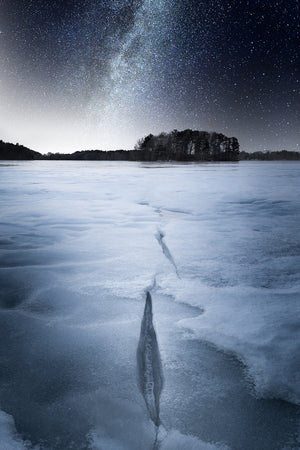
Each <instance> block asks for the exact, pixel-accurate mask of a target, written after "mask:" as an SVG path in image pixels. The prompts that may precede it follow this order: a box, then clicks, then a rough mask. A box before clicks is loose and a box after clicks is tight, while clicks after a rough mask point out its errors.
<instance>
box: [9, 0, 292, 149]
mask: <svg viewBox="0 0 300 450" xmlns="http://www.w3.org/2000/svg"><path fill="white" fill-rule="evenodd" d="M0 30H1V32H0V83H1V84H0V102H1V103H0V115H1V116H0V117H1V121H0V139H2V140H5V141H10V142H20V143H22V144H24V145H26V146H28V147H30V148H32V149H34V150H38V151H41V152H48V151H51V152H57V151H59V152H70V151H76V150H81V149H117V148H118V149H120V148H124V149H126V148H129V149H130V148H133V146H134V144H135V142H136V141H137V140H138V138H140V137H142V136H144V135H147V134H149V133H153V134H156V133H158V132H160V131H171V130H173V129H175V128H176V129H178V130H182V129H186V128H192V129H198V130H207V131H217V132H222V133H224V134H226V135H227V136H236V137H237V138H238V139H239V141H240V144H241V150H246V151H256V150H264V149H266V150H282V149H287V150H300V148H299V142H300V140H299V131H300V118H299V115H300V114H299V110H300V102H299V98H300V96H299V90H300V84H299V79H300V74H299V66H300V63H299V35H300V33H299V31H300V25H299V2H298V0H293V1H291V0H280V1H273V0H266V1H262V0H251V1H246V0H243V1H242V0H241V1H238V0H230V1H227V0H215V1H213V0H209V1H208V0H204V1H194V0H172V1H171V0H153V1H151V0H144V1H142V0H123V1H121V0H111V1H105V0H81V1H79V0H23V1H22V0H20V1H16V0H0Z"/></svg>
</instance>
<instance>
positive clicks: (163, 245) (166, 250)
mask: <svg viewBox="0 0 300 450" xmlns="http://www.w3.org/2000/svg"><path fill="white" fill-rule="evenodd" d="M155 237H156V239H157V242H158V243H159V245H160V247H161V249H162V251H163V254H164V255H165V257H166V258H167V259H168V260H169V261H170V263H171V264H172V266H173V267H174V269H175V272H176V275H177V277H178V278H180V275H179V272H178V267H177V265H176V263H175V261H174V258H173V256H172V254H171V252H170V250H169V248H168V246H167V244H166V243H165V242H164V237H165V233H164V232H163V231H161V230H158V231H157V233H156V234H155Z"/></svg>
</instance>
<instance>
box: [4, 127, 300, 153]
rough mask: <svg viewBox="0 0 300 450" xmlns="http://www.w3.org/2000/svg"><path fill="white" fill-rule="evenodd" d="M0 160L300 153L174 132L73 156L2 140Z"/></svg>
mask: <svg viewBox="0 0 300 450" xmlns="http://www.w3.org/2000/svg"><path fill="white" fill-rule="evenodd" d="M0 160H68V161H71V160H74V161H76V160H77V161H81V160H86V161H239V160H242V161H243V160H262V161H272V160H300V153H299V152H293V151H287V150H281V151H276V152H271V151H268V152H254V153H248V152H245V151H241V152H240V151H239V143H238V140H237V139H236V138H235V137H230V138H229V137H226V136H225V135H224V134H221V133H215V132H212V133H209V132H207V131H194V130H190V129H187V130H184V131H177V130H173V131H172V132H171V133H160V134H158V135H157V136H154V135H153V134H149V135H147V136H145V137H143V138H141V139H139V140H138V142H137V143H136V145H135V148H134V150H110V151H104V150H82V151H77V152H74V153H47V154H46V155H42V154H41V153H39V152H36V151H33V150H31V149H29V148H27V147H24V146H23V145H19V144H11V143H6V142H3V141H1V140H0Z"/></svg>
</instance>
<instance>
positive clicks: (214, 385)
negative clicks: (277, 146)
mask: <svg viewBox="0 0 300 450" xmlns="http://www.w3.org/2000/svg"><path fill="white" fill-rule="evenodd" d="M299 167H300V166H299V164H298V163H277V162H270V163H269V162H268V163H263V162H260V163H256V162H245V163H211V164H210V163H209V164H205V163H204V164H167V163H165V164H139V163H125V162H124V163H112V162H109V163H106V162H50V161H45V162H42V161H33V162H20V163H11V164H10V165H7V166H1V167H0V171H1V178H0V180H1V186H0V208H1V219H0V254H1V258H0V283H1V291H0V308H1V309H0V339H1V343H2V345H1V353H0V359H1V369H0V376H1V379H0V401H1V405H2V409H3V410H4V411H5V413H2V414H3V416H1V421H2V423H3V430H4V431H3V432H2V436H3V437H2V440H3V442H7V449H5V450H8V449H10V447H9V445H15V447H11V448H16V449H19V448H22V445H23V446H24V445H25V444H22V442H21V440H20V437H19V436H22V438H23V439H24V442H25V441H26V440H27V442H30V443H31V444H30V445H32V446H34V445H38V446H39V447H40V448H41V449H42V450H43V449H51V450H52V449H68V448H75V449H81V448H82V449H86V448H95V449H98V448H105V450H107V449H117V448H118V449H130V450H135V449H139V450H140V449H141V448H143V449H147V448H148V449H152V447H153V443H154V439H155V426H154V424H153V423H152V422H151V421H150V420H149V415H148V411H147V408H146V405H145V402H144V399H143V397H142V395H141V393H140V392H139V388H138V380H137V378H138V377H137V367H136V351H137V347H138V342H139V337H140V326H141V321H142V317H143V313H144V303H145V298H146V292H147V290H149V289H151V295H152V301H153V306H154V311H155V314H154V326H155V330H156V335H157V340H158V344H159V349H160V354H161V359H162V369H163V373H164V378H165V386H164V389H163V391H162V394H161V398H160V419H161V421H162V424H163V427H164V428H165V430H166V431H165V435H164V436H163V439H162V440H161V444H160V445H161V448H162V449H169V448H172V449H176V448H178V449H179V448H180V449H181V450H182V449H184V448H189V449H193V448H195V449H198V448H199V449H200V448H201V449H202V448H207V449H210V450H212V449H213V448H226V446H227V448H232V449H243V450H252V449H253V448H261V449H264V448H265V449H268V448H285V449H292V448H297V446H298V445H299V441H298V439H299V437H298V435H297V423H298V415H297V407H296V406H295V403H297V402H298V401H299V385H300V382H299V378H298V374H299V359H298V358H299V357H298V355H299V347H298V345H299V337H300V336H299V324H298V322H297V318H298V317H299V300H298V299H299V290H300V275H299V266H300V264H299V262H300V230H299V222H300V200H299V199H300V196H299V184H300V172H299ZM297 315H298V316H297ZM7 414H9V416H8V415H7ZM11 417H13V418H14V421H15V426H16V429H17V431H18V433H19V435H16V434H15V428H14V426H13V422H12V420H13V419H12V418H11ZM11 443H13V444H11ZM26 445H27V444H26ZM28 445H29V444H28ZM176 446H177V447H176Z"/></svg>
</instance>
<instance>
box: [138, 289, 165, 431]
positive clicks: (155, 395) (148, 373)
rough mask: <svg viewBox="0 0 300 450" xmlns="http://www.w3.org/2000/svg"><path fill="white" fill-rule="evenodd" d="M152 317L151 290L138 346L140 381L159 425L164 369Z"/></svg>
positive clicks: (154, 421) (147, 402) (140, 387)
mask: <svg viewBox="0 0 300 450" xmlns="http://www.w3.org/2000/svg"><path fill="white" fill-rule="evenodd" d="M152 318H153V314H152V298H151V295H150V292H147V296H146V303H145V309H144V315H143V319H142V324H141V333H140V339H139V343H138V348H137V368H138V383H139V389H140V391H141V394H142V395H143V397H144V400H145V403H146V406H147V410H148V412H149V416H150V418H151V420H152V421H153V423H154V424H155V426H156V427H159V425H160V423H161V422H160V418H159V398H160V394H161V391H162V388H163V371H162V364H161V358H160V353H159V348H158V343H157V339H156V332H155V329H154V326H153V322H152Z"/></svg>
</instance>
